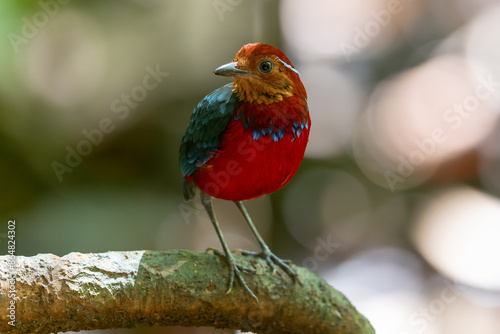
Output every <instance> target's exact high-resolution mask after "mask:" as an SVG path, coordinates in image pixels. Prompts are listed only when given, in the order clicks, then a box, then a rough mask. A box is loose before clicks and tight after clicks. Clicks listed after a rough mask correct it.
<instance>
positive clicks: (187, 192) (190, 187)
mask: <svg viewBox="0 0 500 334" xmlns="http://www.w3.org/2000/svg"><path fill="white" fill-rule="evenodd" d="M182 190H183V194H184V199H185V200H186V201H189V200H192V199H193V198H194V196H195V195H196V186H195V184H194V183H193V182H189V181H188V180H187V178H186V177H184V179H183V183H182Z"/></svg>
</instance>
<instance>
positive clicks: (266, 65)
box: [179, 43, 311, 300]
mask: <svg viewBox="0 0 500 334" xmlns="http://www.w3.org/2000/svg"><path fill="white" fill-rule="evenodd" d="M214 73H215V74H216V75H218V76H224V77H232V78H233V82H231V83H228V84H226V85H224V86H222V87H220V88H218V89H216V90H215V91H213V92H212V93H210V94H208V95H207V96H205V98H203V99H202V100H201V101H200V102H199V103H198V105H197V106H196V107H195V108H194V110H193V113H192V115H191V118H190V121H189V124H188V126H187V129H186V131H185V133H184V136H183V138H182V141H181V145H180V152H179V166H180V170H181V172H182V175H183V194H184V198H185V199H186V200H191V199H193V198H194V197H195V196H196V194H199V195H200V199H201V203H202V204H203V207H204V208H205V210H206V212H207V214H208V216H209V218H210V220H211V222H212V224H213V226H214V228H215V231H216V233H217V236H218V238H219V240H220V243H221V245H222V248H223V251H224V252H223V253H222V252H220V251H217V250H215V249H213V248H211V250H212V251H214V253H216V254H218V255H220V256H223V257H224V258H225V259H226V261H227V264H228V266H229V279H228V280H229V281H228V289H227V293H229V292H230V291H231V289H232V287H233V282H234V280H235V278H236V280H237V281H239V282H240V284H241V285H242V286H243V288H244V289H245V290H246V291H247V292H248V294H249V295H250V296H251V297H253V298H255V299H256V300H257V297H256V296H255V294H254V293H253V292H252V290H251V289H250V288H249V287H248V285H247V283H246V281H245V279H244V277H243V272H247V271H250V272H251V271H252V270H251V269H249V268H245V267H243V266H241V265H239V264H237V263H236V261H235V259H234V256H233V254H232V252H231V251H230V250H229V247H228V245H227V243H226V241H225V239H224V236H223V234H222V231H221V228H220V226H219V222H218V220H217V218H216V216H215V213H214V209H213V205H212V199H213V198H218V199H223V200H228V201H233V202H234V203H235V204H236V206H237V207H238V209H239V211H240V212H241V214H242V215H243V217H244V219H245V221H246V223H247V224H248V226H249V227H250V229H251V231H252V232H253V234H254V236H255V238H256V239H257V241H258V243H259V245H260V248H261V251H260V252H251V251H241V254H242V255H246V256H258V257H261V258H263V259H265V261H266V263H267V264H268V265H269V266H270V267H271V269H272V271H273V273H274V272H275V271H276V269H277V267H279V268H281V269H282V270H283V271H284V272H286V273H287V274H288V275H289V276H290V277H291V278H293V279H295V278H296V277H297V273H296V271H295V270H293V269H292V268H291V267H290V265H289V264H290V261H288V260H282V259H281V258H279V257H278V256H276V255H275V254H274V253H273V252H272V251H271V250H270V248H269V246H268V245H267V244H266V242H265V241H264V239H263V238H262V236H261V235H260V234H259V232H258V230H257V228H256V227H255V225H254V223H253V221H252V219H251V218H250V215H249V213H248V211H247V210H246V208H245V206H244V203H243V202H244V201H248V200H252V199H255V198H257V197H260V196H264V195H267V194H271V193H273V192H275V191H277V190H279V189H281V188H282V187H284V186H285V185H286V184H287V183H288V182H290V180H291V179H292V177H293V176H294V175H295V173H296V172H297V169H298V168H299V165H300V164H301V162H302V160H303V157H304V152H305V149H306V146H307V143H308V140H309V132H310V127H311V118H310V115H309V108H308V104H307V93H306V90H305V88H304V85H303V84H302V81H301V77H300V73H299V71H298V70H297V69H296V68H295V67H294V66H293V64H292V62H291V61H290V60H289V59H288V57H287V56H286V55H285V54H284V53H283V51H281V50H280V49H278V48H276V47H275V46H273V45H270V44H265V43H250V44H246V45H244V46H243V47H242V48H241V49H240V50H239V51H238V52H237V53H236V56H235V57H234V59H233V61H232V62H229V63H227V64H225V65H222V66H220V67H218V68H216V69H215V70H214Z"/></svg>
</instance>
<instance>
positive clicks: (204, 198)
mask: <svg viewBox="0 0 500 334" xmlns="http://www.w3.org/2000/svg"><path fill="white" fill-rule="evenodd" d="M201 202H202V203H203V206H204V207H205V210H206V211H207V213H208V216H209V217H210V220H211V221H212V224H213V225H214V228H215V231H216V232H217V236H218V237H219V240H220V243H221V244H222V248H223V249H224V254H222V253H221V252H220V251H216V250H214V249H212V250H213V252H214V254H215V255H219V256H224V258H225V259H226V261H227V263H228V265H229V288H228V289H227V292H226V293H229V292H231V289H232V288H233V281H234V277H236V279H237V280H238V281H239V282H240V283H241V285H243V287H244V288H245V290H246V291H247V292H248V294H249V295H250V296H251V297H253V298H255V300H257V301H258V299H257V297H256V296H255V294H254V293H253V292H252V290H250V288H249V287H248V285H247V283H246V282H245V280H244V279H243V277H242V276H241V271H240V270H250V269H247V268H244V267H241V266H239V265H237V264H236V261H235V260H234V257H233V254H232V253H231V252H230V251H229V247H228V246H227V243H226V241H225V240H224V236H223V235H222V231H221V229H220V226H219V222H218V221H217V218H216V217H215V213H214V209H213V206H212V197H211V196H209V195H206V194H203V193H202V195H201Z"/></svg>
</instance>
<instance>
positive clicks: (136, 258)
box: [0, 250, 374, 334]
mask: <svg viewBox="0 0 500 334" xmlns="http://www.w3.org/2000/svg"><path fill="white" fill-rule="evenodd" d="M235 258H236V261H238V263H240V264H242V265H244V266H247V267H251V268H255V273H253V274H245V275H246V279H247V283H248V285H249V286H250V288H251V289H252V290H253V291H254V293H255V294H256V295H257V297H258V299H259V302H256V301H255V300H254V299H252V298H251V297H250V296H249V295H248V294H247V293H246V292H245V291H244V290H243V289H242V288H241V286H240V285H239V284H237V283H236V284H235V286H234V287H233V290H232V291H231V292H230V293H225V292H226V287H227V273H228V271H227V265H226V263H225V262H224V261H223V259H221V258H219V257H217V256H215V255H213V254H207V253H195V252H190V251H182V250H173V251H168V252H157V251H131V252H108V253H102V254H81V253H71V254H68V255H66V256H63V257H58V256H55V255H52V254H39V255H37V256H33V257H23V256H18V257H16V258H15V260H16V263H15V267H16V269H17V276H16V283H15V287H16V290H17V291H15V292H13V291H10V290H11V288H10V283H9V279H8V278H9V275H10V274H11V272H10V271H11V270H10V269H11V268H10V266H9V261H11V259H12V258H10V257H9V256H0V274H1V281H0V283H1V286H0V318H1V319H0V321H1V322H0V332H1V333H19V334H20V333H54V332H67V331H81V330H93V329H106V328H131V327H140V326H173V325H180V326H211V327H217V328H231V329H241V330H244V331H251V332H255V333H343V334H347V333H353V334H354V333H356V334H360V333H374V330H373V328H372V327H371V326H370V323H369V322H368V321H367V320H366V319H365V318H364V317H363V316H362V315H361V314H359V313H358V312H357V311H356V310H355V308H354V307H353V306H352V305H351V304H350V303H349V301H348V300H347V299H346V298H345V297H344V296H343V295H342V294H341V293H339V292H338V291H337V290H335V289H333V288H332V287H330V286H329V285H328V284H327V283H326V282H325V281H324V280H323V279H322V278H320V277H319V276H317V275H316V274H314V273H312V272H310V271H308V270H306V269H304V268H300V267H296V266H294V269H295V270H297V272H298V274H299V280H300V282H301V283H300V282H293V281H292V280H291V279H290V278H289V277H288V276H286V275H284V274H283V273H281V272H279V271H278V272H276V273H275V274H274V275H272V274H271V271H270V269H269V267H268V266H267V265H266V263H265V261H264V260H261V259H256V258H252V257H243V256H236V255H235ZM13 293H14V294H15V297H16V302H15V304H14V305H15V320H12V316H11V317H10V318H9V315H10V310H8V308H9V307H10V305H12V304H11V301H12V300H13V299H14V297H13ZM12 321H13V322H12ZM9 322H10V324H9ZM12 324H15V326H12Z"/></svg>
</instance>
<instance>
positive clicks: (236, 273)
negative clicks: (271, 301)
mask: <svg viewBox="0 0 500 334" xmlns="http://www.w3.org/2000/svg"><path fill="white" fill-rule="evenodd" d="M206 251H207V252H208V251H212V252H213V253H214V254H215V255H217V256H220V257H223V258H224V259H225V260H226V261H227V263H228V265H229V284H228V289H227V291H226V293H230V292H231V290H232V288H233V283H234V278H235V277H236V279H237V280H238V282H240V284H241V285H242V286H243V288H244V289H245V290H246V292H248V294H249V295H250V297H252V298H254V299H255V300H256V301H259V300H258V299H257V296H255V294H254V293H253V291H252V290H251V289H250V288H249V287H248V285H247V283H246V282H245V279H244V278H243V276H242V274H241V272H242V271H246V272H255V270H253V269H251V268H247V267H245V266H242V265H240V264H237V263H236V261H235V260H234V258H233V256H232V255H231V253H229V254H226V253H224V252H221V251H220V250H218V249H215V248H207V250H206Z"/></svg>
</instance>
